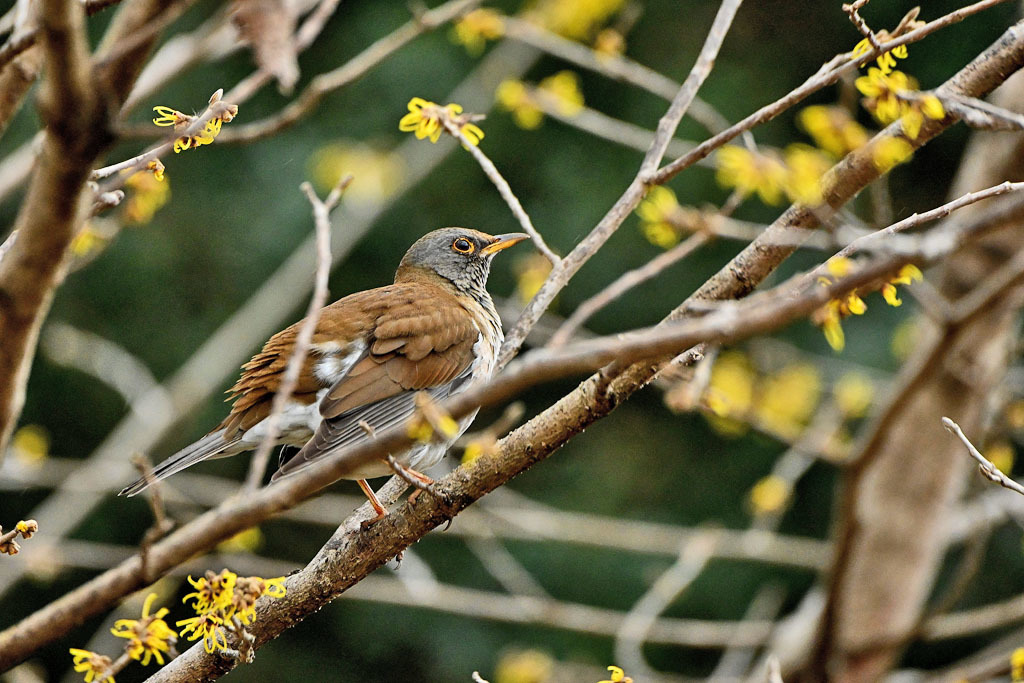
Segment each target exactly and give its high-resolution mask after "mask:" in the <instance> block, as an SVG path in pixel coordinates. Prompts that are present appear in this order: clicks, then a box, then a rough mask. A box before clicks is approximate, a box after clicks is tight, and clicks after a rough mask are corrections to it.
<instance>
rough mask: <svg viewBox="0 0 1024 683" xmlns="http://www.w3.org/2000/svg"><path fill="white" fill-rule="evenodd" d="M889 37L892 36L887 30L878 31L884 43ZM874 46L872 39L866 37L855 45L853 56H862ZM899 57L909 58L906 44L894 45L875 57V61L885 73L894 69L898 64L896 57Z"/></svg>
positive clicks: (879, 37) (879, 40)
mask: <svg viewBox="0 0 1024 683" xmlns="http://www.w3.org/2000/svg"><path fill="white" fill-rule="evenodd" d="M889 38H890V36H889V34H888V32H886V31H879V33H878V42H880V43H884V42H886V41H888V40H889ZM872 47H873V46H872V45H871V41H870V40H868V39H867V38H865V39H864V40H862V41H860V42H859V43H857V44H856V45H855V46H854V48H853V56H854V57H860V56H861V55H866V54H867V53H869V52H871V50H872ZM897 58H899V59H906V58H907V46H906V45H900V46H898V47H894V48H893V49H892V50H889V51H888V52H883V53H882V54H880V55H879V56H878V57H877V58H876V59H875V63H876V64H878V68H879V69H880V70H881V71H882V72H883V73H889V72H890V71H892V69H893V67H895V66H896V59H897Z"/></svg>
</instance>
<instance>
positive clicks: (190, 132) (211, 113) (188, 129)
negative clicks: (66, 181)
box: [90, 90, 238, 191]
mask: <svg viewBox="0 0 1024 683" xmlns="http://www.w3.org/2000/svg"><path fill="white" fill-rule="evenodd" d="M222 94H223V90H217V92H215V93H214V94H213V96H212V97H211V98H210V103H209V105H207V107H206V109H205V110H204V111H203V113H202V114H199V115H198V116H196V117H194V118H193V120H192V121H191V122H190V123H189V124H188V125H187V126H185V127H184V128H182V129H181V130H177V129H175V131H174V134H173V135H172V136H171V137H170V138H168V139H167V140H165V141H164V142H162V143H160V144H158V145H156V146H154V147H151V148H150V149H148V150H146V151H145V152H143V153H142V154H138V155H136V156H134V157H132V158H130V159H125V160H124V161H120V162H118V163H116V164H111V165H110V166H104V167H103V168H97V169H96V170H94V171H93V172H92V174H91V175H90V178H92V179H93V180H102V179H104V178H109V177H110V176H112V175H114V174H116V173H120V172H122V171H128V170H132V169H139V168H142V167H143V166H145V165H146V164H148V163H149V162H150V161H155V160H157V159H159V158H160V157H162V156H163V155H164V154H167V153H168V152H169V151H171V149H172V148H173V147H174V143H175V142H176V141H177V140H180V139H181V138H190V137H193V136H195V135H197V134H198V133H199V132H201V131H202V130H203V129H204V128H205V127H206V124H207V123H209V122H210V121H212V120H214V119H216V118H221V117H223V116H225V115H230V116H234V115H235V113H237V111H238V107H237V105H233V104H230V103H228V102H226V101H224V100H223V99H221V97H222ZM225 120H226V119H225ZM119 184H120V183H118V184H116V185H115V186H114V187H116V186H117V185H119ZM104 189H105V190H107V191H110V190H111V189H113V187H106V188H104Z"/></svg>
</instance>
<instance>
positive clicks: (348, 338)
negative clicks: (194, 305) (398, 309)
mask: <svg viewBox="0 0 1024 683" xmlns="http://www.w3.org/2000/svg"><path fill="white" fill-rule="evenodd" d="M407 289H408V285H402V286H399V285H389V286H387V287H379V288H377V289H369V290H366V291H363V292H356V293H355V294H351V295H349V296H347V297H344V298H342V299H339V300H338V301H335V302H334V303H332V304H330V305H329V306H327V307H325V308H324V309H323V311H321V313H320V319H319V321H318V322H317V326H316V331H315V332H314V333H313V342H312V348H311V349H310V352H309V354H308V355H307V358H306V363H305V365H304V366H303V368H302V371H301V372H300V373H299V381H298V384H297V386H296V387H295V392H294V394H293V396H294V399H295V400H296V401H301V402H305V403H313V402H314V401H315V400H316V394H317V392H318V391H320V390H322V389H326V388H327V387H328V386H329V384H327V383H325V382H324V381H323V380H321V379H320V378H319V377H317V376H316V373H315V372H314V368H315V367H316V362H317V361H318V360H321V359H322V358H323V356H324V354H325V353H328V352H330V350H331V349H333V350H334V351H336V352H342V353H344V351H345V347H347V346H348V345H349V344H351V343H352V342H356V341H366V340H367V339H368V338H369V336H370V334H371V333H372V331H373V328H374V326H375V321H376V319H377V318H378V317H379V316H380V315H381V311H384V310H387V308H388V306H389V303H390V302H391V301H396V300H397V301H406V300H408V299H409V298H410V297H409V295H408V292H407V291H406V290H407ZM302 323H303V321H302V320H300V321H299V322H297V323H295V324H294V325H292V326H291V327H288V328H286V329H284V330H282V331H280V332H278V333H277V334H275V335H274V336H273V337H271V338H270V339H269V340H268V341H267V343H266V344H264V345H263V349H262V350H261V351H260V352H259V353H257V354H256V355H255V356H253V357H252V359H251V360H250V361H249V362H248V363H246V364H245V365H243V366H242V374H241V376H240V377H239V378H238V381H237V382H235V384H234V386H232V387H231V388H230V389H229V390H228V394H229V396H228V399H227V400H228V401H232V402H233V404H232V406H231V412H230V414H228V416H227V417H226V418H225V419H224V421H223V422H221V424H220V425H218V426H217V429H216V430H214V431H217V430H219V429H223V430H225V431H224V434H225V438H226V439H227V438H231V437H234V436H236V435H238V434H241V433H242V432H244V431H246V430H248V429H250V428H251V427H253V426H254V425H256V424H259V422H260V421H261V420H263V419H264V418H265V417H267V415H269V414H270V407H271V402H272V401H273V398H274V393H275V392H276V391H277V390H278V388H279V387H280V386H281V380H282V378H283V377H284V371H285V367H286V366H287V364H288V359H289V358H290V357H291V352H292V350H293V349H294V348H295V337H296V336H297V335H298V333H299V329H300V328H301V326H302Z"/></svg>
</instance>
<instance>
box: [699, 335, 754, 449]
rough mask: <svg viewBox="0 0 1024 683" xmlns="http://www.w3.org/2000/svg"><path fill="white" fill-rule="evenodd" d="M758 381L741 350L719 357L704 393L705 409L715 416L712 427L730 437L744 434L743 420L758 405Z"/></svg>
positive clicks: (711, 417) (722, 354)
mask: <svg viewBox="0 0 1024 683" xmlns="http://www.w3.org/2000/svg"><path fill="white" fill-rule="evenodd" d="M755 379H756V376H755V373H754V368H753V366H752V365H751V363H750V359H749V358H747V356H746V354H744V353H742V352H741V351H726V352H724V353H721V354H719V356H718V358H717V359H715V364H714V365H713V366H712V368H711V380H710V381H709V382H708V388H707V391H706V392H705V393H704V406H705V407H706V408H707V410H708V411H710V413H711V414H710V415H708V421H709V422H710V423H711V426H712V427H714V428H715V429H716V430H717V431H719V432H720V433H722V434H724V435H726V436H736V435H739V434H741V433H743V431H744V425H743V420H745V419H746V417H747V414H748V413H749V412H750V409H751V406H752V405H753V403H754V381H755Z"/></svg>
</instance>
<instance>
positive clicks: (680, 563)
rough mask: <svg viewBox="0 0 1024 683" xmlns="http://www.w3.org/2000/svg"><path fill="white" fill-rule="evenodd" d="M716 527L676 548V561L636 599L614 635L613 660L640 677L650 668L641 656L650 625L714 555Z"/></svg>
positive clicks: (716, 540)
mask: <svg viewBox="0 0 1024 683" xmlns="http://www.w3.org/2000/svg"><path fill="white" fill-rule="evenodd" d="M717 546H718V533H717V531H716V530H710V531H705V532H704V533H703V534H700V535H698V536H695V537H694V538H693V539H691V540H689V541H687V542H686V544H684V545H683V547H682V548H680V549H679V556H678V557H677V558H676V561H675V562H674V563H673V564H672V565H671V566H670V567H669V568H668V569H666V570H665V571H664V572H663V573H662V574H661V575H660V576H659V577H658V578H657V579H656V580H655V581H654V582H653V583H652V584H651V586H650V588H648V589H647V592H645V593H644V594H643V595H642V596H641V597H640V599H638V600H637V601H636V602H635V603H634V604H633V606H632V607H630V609H629V612H627V614H626V616H625V618H624V619H623V620H622V624H621V625H620V626H619V629H618V631H617V632H616V634H615V661H616V662H618V663H619V664H620V665H621V666H622V667H623V668H625V669H628V670H629V671H631V672H635V673H636V674H637V675H639V676H640V677H641V678H642V677H644V676H645V675H646V673H647V672H648V671H649V670H650V667H649V666H648V665H647V662H646V661H645V660H644V656H643V646H644V643H645V642H647V640H648V638H649V635H650V632H651V628H652V627H653V625H654V623H655V622H656V621H657V618H658V617H659V616H660V615H661V613H662V612H664V611H665V610H666V609H668V608H669V607H670V606H671V605H672V603H673V602H675V601H676V600H677V599H678V598H679V596H680V595H682V594H683V592H684V591H685V590H686V589H687V588H688V587H689V586H690V585H692V584H693V582H694V581H696V580H697V578H698V577H699V576H700V575H701V573H702V572H703V571H704V568H705V567H707V564H708V562H710V561H711V559H712V558H713V557H714V556H715V549H716V548H717Z"/></svg>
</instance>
